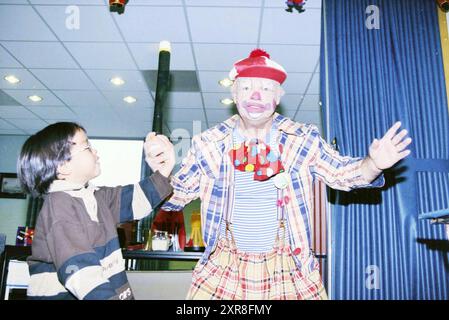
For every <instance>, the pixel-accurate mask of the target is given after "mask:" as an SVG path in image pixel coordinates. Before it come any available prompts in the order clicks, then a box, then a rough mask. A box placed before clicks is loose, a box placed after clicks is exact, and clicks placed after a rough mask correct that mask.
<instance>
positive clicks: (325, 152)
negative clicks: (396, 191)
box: [312, 129, 385, 191]
mask: <svg viewBox="0 0 449 320" xmlns="http://www.w3.org/2000/svg"><path fill="white" fill-rule="evenodd" d="M314 131H315V132H314V133H313V134H315V135H316V138H315V141H314V143H317V144H318V148H316V150H317V151H316V154H315V155H314V157H315V160H314V161H313V162H314V166H313V167H312V172H313V173H314V174H315V176H317V177H318V178H319V179H321V180H322V181H323V182H324V183H326V184H327V185H328V186H329V187H331V188H333V189H338V190H343V191H350V190H352V189H357V188H380V187H382V186H383V185H384V184H385V178H384V175H383V173H381V174H380V175H379V176H378V177H377V178H376V179H374V180H373V181H367V180H365V178H364V176H363V174H362V162H363V158H354V157H348V156H342V155H340V154H339V152H338V151H336V150H334V149H333V148H332V146H331V145H329V144H328V143H327V142H326V141H325V140H324V139H323V138H322V137H321V136H320V134H319V133H318V129H314Z"/></svg>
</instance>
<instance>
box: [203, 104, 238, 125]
mask: <svg viewBox="0 0 449 320" xmlns="http://www.w3.org/2000/svg"><path fill="white" fill-rule="evenodd" d="M234 110H235V109H233V108H229V107H228V109H223V110H219V109H207V110H206V112H207V121H209V122H222V121H224V120H226V119H228V118H230V117H231V116H233V115H234V114H235V111H234Z"/></svg>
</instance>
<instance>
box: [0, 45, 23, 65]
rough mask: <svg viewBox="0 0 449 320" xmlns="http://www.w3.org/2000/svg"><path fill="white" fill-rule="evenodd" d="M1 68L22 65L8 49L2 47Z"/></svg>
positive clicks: (0, 49) (0, 48)
mask: <svg viewBox="0 0 449 320" xmlns="http://www.w3.org/2000/svg"><path fill="white" fill-rule="evenodd" d="M3 43H5V42H3ZM0 68H22V65H21V64H20V63H19V62H18V61H17V60H16V59H14V58H13V56H12V55H10V54H9V53H8V51H6V50H5V49H3V47H0Z"/></svg>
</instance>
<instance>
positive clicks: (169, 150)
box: [143, 132, 175, 178]
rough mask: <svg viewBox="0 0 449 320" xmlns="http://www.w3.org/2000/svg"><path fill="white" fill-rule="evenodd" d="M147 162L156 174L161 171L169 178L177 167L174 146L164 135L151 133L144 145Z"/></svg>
mask: <svg viewBox="0 0 449 320" xmlns="http://www.w3.org/2000/svg"><path fill="white" fill-rule="evenodd" d="M143 147H144V152H145V161H146V162H147V164H148V165H149V166H150V168H151V170H153V171H154V172H156V171H159V172H160V173H161V174H162V175H163V176H165V177H167V178H168V177H169V176H170V174H171V172H172V170H173V167H174V166H175V151H174V148H173V144H172V143H171V142H170V140H168V138H167V137H166V136H164V135H156V133H154V132H150V133H149V134H148V135H147V137H146V139H145V143H144V145H143Z"/></svg>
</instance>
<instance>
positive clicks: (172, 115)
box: [164, 108, 206, 122]
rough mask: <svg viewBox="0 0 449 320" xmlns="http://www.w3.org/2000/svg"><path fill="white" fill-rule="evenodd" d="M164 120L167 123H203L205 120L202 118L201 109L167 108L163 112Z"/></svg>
mask: <svg viewBox="0 0 449 320" xmlns="http://www.w3.org/2000/svg"><path fill="white" fill-rule="evenodd" d="M164 119H166V120H167V122H175V121H194V120H198V121H202V122H205V121H206V118H205V117H204V112H203V109H200V108H196V109H188V108H169V109H167V110H165V113H164Z"/></svg>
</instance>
